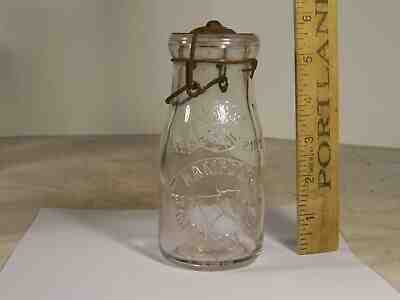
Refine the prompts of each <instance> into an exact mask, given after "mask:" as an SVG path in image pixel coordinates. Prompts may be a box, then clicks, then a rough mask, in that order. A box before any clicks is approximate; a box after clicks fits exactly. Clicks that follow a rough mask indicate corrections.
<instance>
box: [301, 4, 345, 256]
mask: <svg viewBox="0 0 400 300" xmlns="http://www.w3.org/2000/svg"><path fill="white" fill-rule="evenodd" d="M294 5H295V25H294V30H295V66H296V76H295V79H296V146H297V147H296V185H297V251H298V254H300V255H306V254H313V253H321V252H329V251H335V250H337V248H338V243H339V194H338V152H339V149H338V148H339V142H338V139H339V135H338V127H339V125H338V123H339V117H338V71H337V0H294Z"/></svg>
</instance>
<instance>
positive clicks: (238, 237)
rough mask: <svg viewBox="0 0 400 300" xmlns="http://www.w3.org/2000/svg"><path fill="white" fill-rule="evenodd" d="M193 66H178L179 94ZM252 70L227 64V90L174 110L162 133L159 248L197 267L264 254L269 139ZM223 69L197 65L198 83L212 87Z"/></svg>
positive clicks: (212, 92) (233, 262) (213, 91)
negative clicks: (265, 138) (264, 135)
mask: <svg viewBox="0 0 400 300" xmlns="http://www.w3.org/2000/svg"><path fill="white" fill-rule="evenodd" d="M206 54H209V53H206ZM186 68H187V65H185V64H182V63H175V64H174V73H173V87H172V90H173V91H174V90H177V89H179V88H181V87H182V86H184V85H185V76H184V74H185V73H186ZM247 68H248V66H247V64H246V63H244V64H232V65H227V66H226V74H227V77H228V80H229V81H228V82H229V88H228V89H227V90H226V91H224V92H221V89H220V88H219V87H218V85H215V86H213V87H211V88H209V89H208V90H207V91H206V92H204V93H203V94H202V95H200V96H199V97H197V98H193V99H191V100H190V101H187V102H184V103H183V104H178V105H170V113H169V114H170V115H169V119H168V122H167V125H166V127H165V129H164V132H163V135H162V140H161V194H162V199H161V208H160V220H159V225H160V226H159V227H160V228H159V230H160V231H159V238H160V248H161V251H162V253H163V254H164V256H166V257H167V258H168V259H170V260H172V261H174V262H177V263H181V264H184V265H186V266H189V267H192V268H195V269H205V270H208V269H221V268H222V269H223V268H228V267H233V266H235V265H241V264H244V263H246V262H249V261H252V260H253V259H254V258H255V257H256V256H257V255H258V254H259V253H260V251H261V249H262V242H263V224H264V195H263V183H262V172H263V138H262V133H261V128H260V123H259V121H258V116H257V110H256V104H255V102H254V97H253V96H252V94H253V82H252V81H253V80H252V78H251V77H252V76H251V74H250V72H248V71H247ZM218 72H219V70H218V68H216V66H215V65H213V64H209V63H197V64H196V68H195V70H194V71H193V78H194V79H195V80H196V81H197V82H199V83H200V84H205V83H206V82H207V81H209V79H210V78H213V77H215V76H217V75H218ZM182 97H185V96H184V95H182Z"/></svg>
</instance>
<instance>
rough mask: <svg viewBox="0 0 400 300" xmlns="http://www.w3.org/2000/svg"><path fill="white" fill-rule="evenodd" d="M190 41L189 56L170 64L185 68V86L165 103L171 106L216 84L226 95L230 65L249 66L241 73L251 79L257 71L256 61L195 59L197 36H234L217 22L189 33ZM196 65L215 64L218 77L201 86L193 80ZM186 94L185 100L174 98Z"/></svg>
mask: <svg viewBox="0 0 400 300" xmlns="http://www.w3.org/2000/svg"><path fill="white" fill-rule="evenodd" d="M191 33H192V41H191V44H190V56H189V59H187V58H173V59H171V61H172V62H184V63H185V67H186V84H185V85H184V86H183V87H181V88H179V89H178V90H176V91H175V92H173V93H172V94H171V95H170V96H168V98H167V99H165V103H167V104H172V105H182V104H184V103H186V102H188V101H190V100H191V99H193V98H196V97H198V96H200V95H201V94H203V93H205V92H206V91H207V90H208V89H209V88H211V87H213V86H214V85H216V84H218V87H219V89H220V90H221V92H222V93H226V92H227V90H228V87H229V80H228V77H227V75H226V73H227V65H230V64H249V65H250V67H249V68H246V69H243V70H242V71H243V72H250V78H253V76H254V73H255V71H256V69H257V64H258V62H257V59H255V58H249V59H241V60H228V59H225V58H224V59H195V51H196V43H197V37H198V35H199V34H210V33H215V34H221V33H229V34H236V32H235V31H233V30H232V29H229V28H226V27H224V26H222V25H221V24H220V23H219V22H218V21H210V22H208V23H207V25H206V26H204V27H200V28H197V29H194V30H193V31H191ZM198 63H211V64H215V65H216V68H217V69H218V77H217V78H215V79H213V80H211V81H209V82H208V83H207V84H206V85H205V86H203V87H202V86H201V85H200V83H198V82H197V81H195V80H194V79H193V72H194V70H195V69H196V66H197V64H198ZM184 92H186V94H187V96H188V97H186V98H185V99H183V100H180V101H178V100H177V99H176V98H177V97H178V96H179V95H181V94H182V93H184Z"/></svg>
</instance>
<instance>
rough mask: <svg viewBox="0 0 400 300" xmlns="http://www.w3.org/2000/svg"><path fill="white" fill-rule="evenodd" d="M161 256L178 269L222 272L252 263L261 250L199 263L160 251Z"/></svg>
mask: <svg viewBox="0 0 400 300" xmlns="http://www.w3.org/2000/svg"><path fill="white" fill-rule="evenodd" d="M161 253H162V255H163V256H164V257H165V258H166V259H167V260H168V261H169V262H172V263H173V264H175V265H178V266H180V267H183V268H186V269H191V270H195V271H224V270H231V269H236V268H241V267H245V266H248V265H250V264H251V263H253V262H254V261H255V260H256V258H257V257H258V256H259V255H260V254H261V253H262V249H261V248H260V249H257V250H256V251H254V252H253V253H252V254H251V255H249V256H245V257H241V258H237V259H229V260H214V261H212V260H211V261H199V260H191V259H184V258H180V257H175V256H173V255H171V254H169V253H166V252H165V251H164V250H162V249H161Z"/></svg>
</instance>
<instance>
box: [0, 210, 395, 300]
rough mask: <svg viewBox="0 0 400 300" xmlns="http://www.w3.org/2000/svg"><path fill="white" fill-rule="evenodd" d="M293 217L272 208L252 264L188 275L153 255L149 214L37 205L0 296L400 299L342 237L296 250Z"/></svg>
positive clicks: (153, 222)
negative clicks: (332, 249) (309, 252)
mask: <svg viewBox="0 0 400 300" xmlns="http://www.w3.org/2000/svg"><path fill="white" fill-rule="evenodd" d="M294 220H295V218H294V210H293V209H288V208H284V209H283V208H281V209H270V210H269V212H268V214H267V216H266V230H267V231H266V239H265V250H264V253H263V255H261V256H260V257H259V258H258V259H257V260H256V262H255V263H253V264H252V265H250V266H248V267H245V268H241V269H236V270H231V271H224V272H195V271H190V270H186V269H180V268H178V267H175V266H172V265H170V264H168V263H167V262H166V261H165V260H164V259H163V258H162V257H161V255H160V253H159V250H158V241H157V212H156V211H144V210H142V211H98V210H97V211H95V210H90V211H89V210H63V209H42V210H41V211H40V213H39V215H38V217H37V218H36V220H35V222H34V224H33V225H32V227H31V228H30V229H29V231H28V232H27V234H26V235H25V237H24V238H23V239H22V240H21V242H20V243H19V245H18V247H17V249H16V251H15V252H14V254H13V255H12V257H11V258H10V260H9V261H8V263H7V264H6V266H5V267H4V269H3V271H2V272H0V299H1V300H6V299H7V300H22V299H40V300H50V299H51V300H54V299H57V300H67V299H68V300H71V299H74V300H75V299H84V300H87V299H96V300H100V299H118V300H121V299H129V300H132V299H140V300H147V299H151V300H153V299H190V300H197V299H198V300H200V299H201V300H204V299H218V300H223V299H229V300H235V299H269V300H271V299H296V300H301V299H307V300H310V299H318V300H321V299H323V300H329V299H335V300H337V299H352V300H355V299H363V300H368V299H379V300H382V299H384V300H392V299H397V300H398V299H400V295H399V294H398V293H397V292H396V291H395V290H394V289H393V288H392V287H390V286H389V284H387V283H386V282H385V281H384V280H383V279H382V278H381V277H379V276H378V275H377V274H375V273H374V272H373V271H372V270H370V269H369V268H368V267H366V266H364V265H362V264H361V263H360V262H359V261H358V260H357V259H356V258H355V257H354V256H353V255H352V253H351V251H350V250H349V248H348V247H347V245H346V244H345V242H344V241H343V240H342V242H341V248H340V251H338V252H336V253H330V254H319V255H313V256H298V255H296V254H295V253H294V252H293V250H292V247H293V246H294V234H295V227H294V224H295V223H294Z"/></svg>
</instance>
